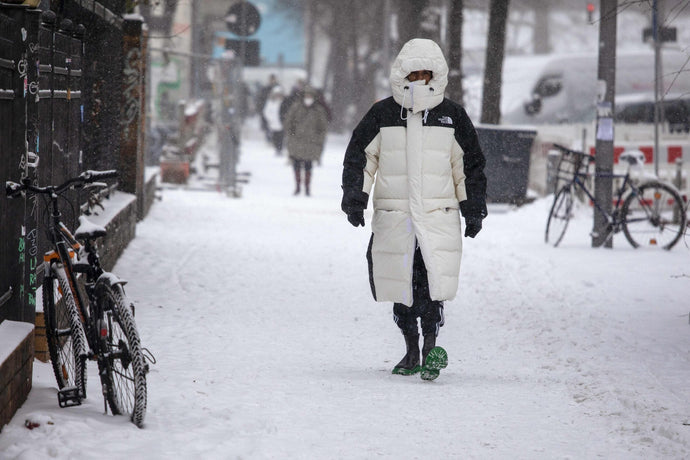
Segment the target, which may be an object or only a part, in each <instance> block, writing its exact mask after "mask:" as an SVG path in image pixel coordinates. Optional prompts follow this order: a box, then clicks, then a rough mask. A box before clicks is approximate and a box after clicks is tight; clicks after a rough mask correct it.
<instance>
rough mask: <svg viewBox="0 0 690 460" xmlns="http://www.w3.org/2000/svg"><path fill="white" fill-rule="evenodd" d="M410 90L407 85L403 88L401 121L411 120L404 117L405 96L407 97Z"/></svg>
mask: <svg viewBox="0 0 690 460" xmlns="http://www.w3.org/2000/svg"><path fill="white" fill-rule="evenodd" d="M408 89H410V87H409V86H407V85H405V87H403V100H402V104H401V105H400V119H401V120H407V119H408V118H410V117H404V116H403V112H404V111H405V96H407V90H408Z"/></svg>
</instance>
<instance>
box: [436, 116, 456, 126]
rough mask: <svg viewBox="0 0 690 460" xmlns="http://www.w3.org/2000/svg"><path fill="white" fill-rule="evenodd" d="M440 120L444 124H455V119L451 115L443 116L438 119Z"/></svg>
mask: <svg viewBox="0 0 690 460" xmlns="http://www.w3.org/2000/svg"><path fill="white" fill-rule="evenodd" d="M438 121H440V122H441V123H443V124H444V125H452V124H453V119H452V118H451V117H448V116H445V117H441V118H439V119H438Z"/></svg>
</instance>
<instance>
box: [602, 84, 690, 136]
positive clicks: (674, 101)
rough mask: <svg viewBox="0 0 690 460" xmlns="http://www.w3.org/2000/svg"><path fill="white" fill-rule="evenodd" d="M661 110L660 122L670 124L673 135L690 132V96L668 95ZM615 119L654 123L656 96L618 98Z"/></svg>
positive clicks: (641, 95)
mask: <svg viewBox="0 0 690 460" xmlns="http://www.w3.org/2000/svg"><path fill="white" fill-rule="evenodd" d="M661 108H662V110H661V113H660V120H661V121H663V122H665V123H668V129H669V131H670V132H671V133H675V132H677V133H682V132H685V133H687V132H690V95H688V94H687V93H686V94H676V93H673V94H666V95H664V98H663V103H662V104H661ZM615 119H616V122H619V123H654V95H653V94H628V95H624V96H620V97H618V96H617V97H616V114H615Z"/></svg>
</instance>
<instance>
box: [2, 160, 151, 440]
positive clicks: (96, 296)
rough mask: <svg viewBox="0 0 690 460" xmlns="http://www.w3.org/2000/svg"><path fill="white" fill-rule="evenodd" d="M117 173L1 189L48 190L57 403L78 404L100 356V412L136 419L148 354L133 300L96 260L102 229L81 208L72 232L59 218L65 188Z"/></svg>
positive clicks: (48, 311)
mask: <svg viewBox="0 0 690 460" xmlns="http://www.w3.org/2000/svg"><path fill="white" fill-rule="evenodd" d="M116 176H117V171H114V170H110V171H85V172H83V173H81V174H80V175H79V176H78V177H74V178H71V179H68V180H67V181H66V182H65V183H63V184H62V185H58V186H46V187H40V186H38V185H32V183H31V180H30V179H26V180H24V181H22V183H21V184H19V183H16V182H7V183H6V184H5V189H6V193H7V196H8V197H10V198H12V197H16V196H19V195H20V194H21V193H22V192H28V193H34V194H37V195H41V196H44V197H46V200H45V202H46V214H47V213H50V216H49V219H47V222H46V230H47V234H48V241H49V242H50V245H51V250H50V251H49V252H47V253H46V254H45V255H44V257H43V259H44V267H45V268H44V278H43V284H42V294H43V312H44V317H45V324H46V338H47V342H48V351H49V353H50V360H51V363H52V367H53V371H54V373H55V378H56V379H57V384H58V403H59V405H60V407H67V406H75V405H80V404H81V401H82V399H84V398H86V380H87V378H86V377H87V373H86V362H87V360H92V361H96V362H97V363H98V373H99V376H100V380H101V384H102V385H101V386H102V391H103V397H104V406H105V412H106V413H107V411H108V406H110V410H111V412H112V414H113V415H127V416H129V417H130V419H131V421H132V422H133V423H134V424H135V425H136V426H138V427H142V426H143V423H144V415H145V413H146V374H147V372H148V364H147V362H146V361H147V359H151V360H152V358H151V357H150V354H149V355H148V356H147V355H146V353H148V351H147V350H146V349H144V348H142V346H141V340H140V339H139V332H138V331H137V326H136V324H135V322H134V305H133V304H132V303H130V302H129V301H128V300H127V297H126V295H125V291H124V288H123V285H124V284H125V281H122V280H120V279H118V278H117V277H116V276H115V275H113V274H112V273H109V272H106V271H104V270H103V268H102V267H101V264H100V260H99V256H98V251H97V248H96V243H95V241H96V240H97V239H98V238H100V237H103V236H105V235H106V230H105V229H104V228H103V227H101V226H98V225H95V224H93V223H91V222H89V221H88V220H87V219H86V217H84V216H81V217H79V227H78V228H77V230H76V231H75V232H74V234H72V233H71V232H70V231H69V230H68V229H67V227H66V226H65V225H64V224H63V222H62V221H61V212H60V200H62V199H64V200H66V198H64V197H63V196H62V195H63V194H64V193H65V192H66V191H68V190H70V189H83V188H88V189H89V190H90V191H95V190H97V189H102V188H104V187H107V185H106V184H105V183H103V182H99V181H100V180H103V179H108V178H114V177H116ZM92 196H93V195H92ZM80 242H82V243H83V244H82V243H80ZM152 362H155V361H153V360H152ZM106 401H107V404H106Z"/></svg>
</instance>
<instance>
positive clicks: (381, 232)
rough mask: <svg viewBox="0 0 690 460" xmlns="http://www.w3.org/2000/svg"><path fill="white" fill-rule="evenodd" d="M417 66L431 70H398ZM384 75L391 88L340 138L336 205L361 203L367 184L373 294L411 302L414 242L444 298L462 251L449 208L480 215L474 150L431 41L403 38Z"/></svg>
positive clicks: (480, 160) (482, 206) (480, 163)
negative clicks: (419, 76)
mask: <svg viewBox="0 0 690 460" xmlns="http://www.w3.org/2000/svg"><path fill="white" fill-rule="evenodd" d="M418 70H430V71H432V79H431V81H430V82H429V84H428V85H424V81H421V82H420V81H417V82H410V81H408V80H407V78H406V77H407V76H408V75H409V74H410V72H413V71H418ZM390 83H391V89H392V93H393V96H392V97H389V98H387V99H384V100H382V101H379V102H377V103H376V104H374V106H373V107H372V108H371V109H370V110H369V112H368V113H367V114H366V115H365V116H364V118H363V119H362V121H361V122H360V123H359V125H358V126H357V127H356V128H355V130H354V132H353V134H352V138H351V140H350V143H349V145H348V147H347V150H346V153H345V160H344V169H343V183H342V187H343V201H342V209H343V211H345V212H346V213H348V214H350V213H351V212H357V211H360V210H363V209H365V208H366V207H367V203H368V200H369V195H370V194H371V192H372V188H373V200H372V201H373V205H374V217H373V221H372V236H371V240H370V243H369V249H368V251H367V259H368V262H369V279H370V282H371V288H372V293H373V295H374V298H375V299H376V300H377V301H381V302H383V301H392V302H399V303H402V304H405V305H408V306H410V305H412V301H413V294H412V263H413V259H414V257H413V256H414V252H415V248H416V247H417V245H418V246H419V248H420V251H421V253H422V257H423V259H424V264H425V266H426V269H427V275H428V280H429V294H430V296H431V299H432V300H450V299H453V298H454V297H455V294H456V292H457V289H458V276H459V272H460V259H461V254H462V228H461V227H462V225H461V221H460V215H459V213H458V209H460V210H461V211H462V214H463V216H464V217H465V218H466V219H467V218H477V219H482V218H483V217H485V216H486V177H485V176H484V172H483V169H484V164H485V160H484V155H483V154H482V152H481V148H480V147H479V142H478V139H477V134H476V131H475V129H474V126H473V125H472V122H471V121H470V119H469V117H468V116H467V113H466V112H465V110H464V109H463V108H462V107H461V106H459V105H458V104H455V103H454V102H452V101H450V100H448V99H445V98H444V91H445V88H446V85H447V83H448V66H447V64H446V60H445V58H444V57H443V53H442V51H441V49H440V48H439V46H438V45H437V44H436V43H435V42H433V41H432V40H426V39H413V40H410V41H409V42H407V43H406V44H405V45H404V46H403V48H402V50H401V51H400V53H399V54H398V57H397V58H396V60H395V62H394V63H393V67H392V70H391V75H390ZM420 83H421V84H420Z"/></svg>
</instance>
